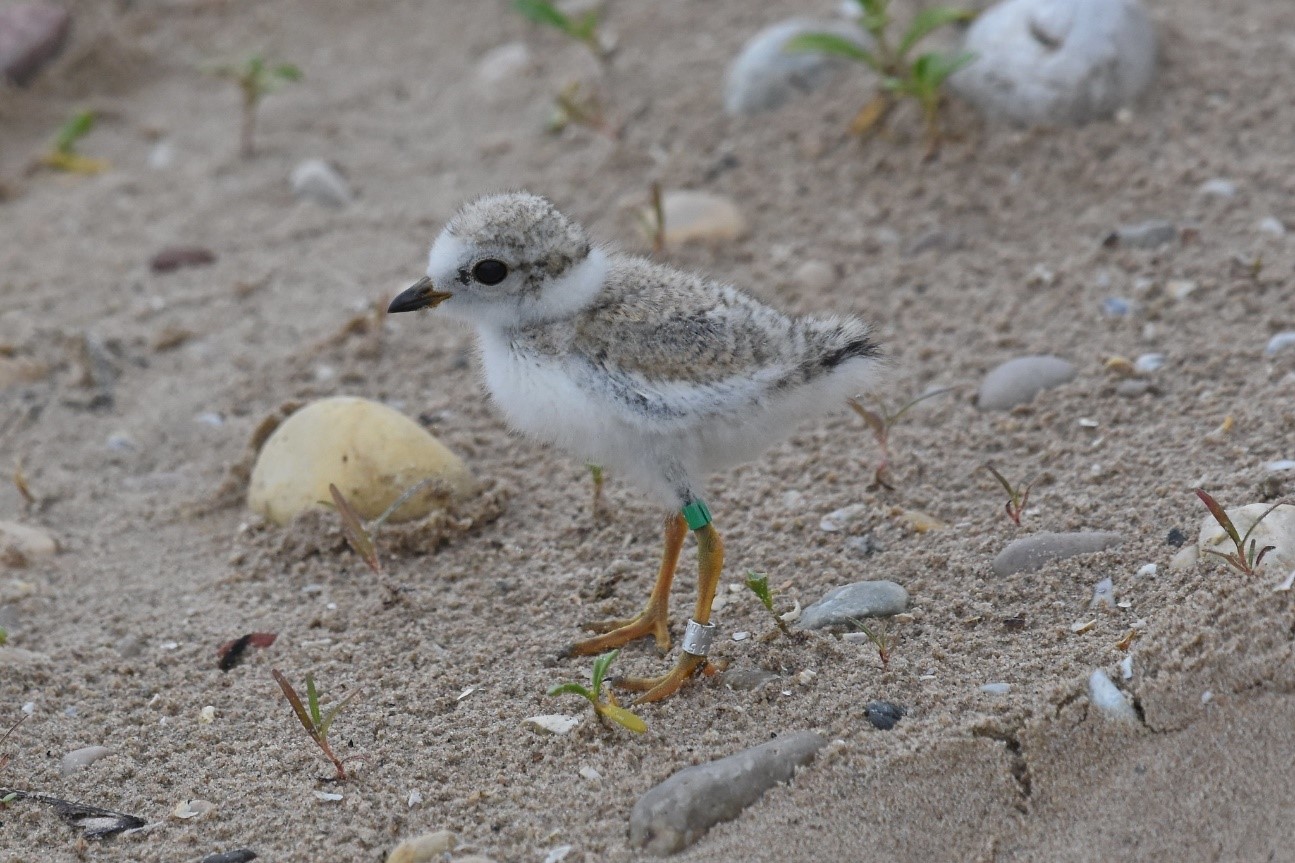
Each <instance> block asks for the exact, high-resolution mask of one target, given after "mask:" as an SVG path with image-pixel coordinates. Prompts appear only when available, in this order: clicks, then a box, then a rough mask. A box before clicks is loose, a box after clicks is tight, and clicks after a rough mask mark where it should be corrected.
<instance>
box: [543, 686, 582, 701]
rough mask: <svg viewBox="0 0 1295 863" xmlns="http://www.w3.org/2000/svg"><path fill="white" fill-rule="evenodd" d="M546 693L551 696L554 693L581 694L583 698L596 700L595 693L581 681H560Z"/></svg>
mask: <svg viewBox="0 0 1295 863" xmlns="http://www.w3.org/2000/svg"><path fill="white" fill-rule="evenodd" d="M545 694H546V695H548V696H549V697H552V696H554V695H579V696H580V697H581V698H587V699H589V700H590V701H594V696H593V693H592V692H590V691H589V690H588V689H586V688H585V687H583V686H581V685H580V684H579V683H559V684H557V685H556V686H550V687H549V689H548V692H547V693H545Z"/></svg>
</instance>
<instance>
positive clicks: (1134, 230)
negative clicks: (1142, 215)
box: [1102, 219, 1178, 249]
mask: <svg viewBox="0 0 1295 863" xmlns="http://www.w3.org/2000/svg"><path fill="white" fill-rule="evenodd" d="M1177 237H1178V226H1177V225H1175V224H1174V223H1173V222H1171V221H1169V220H1168V219H1148V220H1147V221H1145V222H1138V223H1137V224H1134V225H1121V226H1120V227H1118V228H1116V229H1115V230H1114V231H1112V232H1111V233H1109V234H1107V235H1106V238H1105V239H1104V240H1102V245H1103V246H1106V247H1107V248H1108V249H1111V248H1115V247H1116V246H1126V247H1128V248H1130V249H1154V248H1157V247H1159V246H1163V245H1164V244H1165V243H1170V242H1173V241H1174V239H1176V238H1177Z"/></svg>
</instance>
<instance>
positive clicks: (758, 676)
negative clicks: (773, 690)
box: [720, 668, 778, 692]
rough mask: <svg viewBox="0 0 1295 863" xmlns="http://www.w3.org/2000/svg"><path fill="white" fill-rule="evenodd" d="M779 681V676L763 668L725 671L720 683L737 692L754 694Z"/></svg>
mask: <svg viewBox="0 0 1295 863" xmlns="http://www.w3.org/2000/svg"><path fill="white" fill-rule="evenodd" d="M777 679H778V675H776V674H774V673H773V672H772V671H765V670H764V669H763V668H737V669H733V670H731V671H725V672H724V673H723V675H722V676H721V677H720V681H721V682H722V683H723V684H724V686H727V687H728V688H729V689H732V690H734V691H736V692H754V691H756V690H757V689H763V688H764V687H765V685H766V684H769V683H772V682H774V681H775V680H777Z"/></svg>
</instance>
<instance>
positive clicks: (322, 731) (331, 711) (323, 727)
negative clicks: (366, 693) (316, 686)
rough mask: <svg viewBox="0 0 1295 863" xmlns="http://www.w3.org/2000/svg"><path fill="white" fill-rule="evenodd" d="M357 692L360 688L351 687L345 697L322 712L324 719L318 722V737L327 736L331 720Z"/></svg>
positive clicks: (354, 697)
mask: <svg viewBox="0 0 1295 863" xmlns="http://www.w3.org/2000/svg"><path fill="white" fill-rule="evenodd" d="M359 694H360V690H358V689H352V690H351V691H350V693H348V694H347V696H346V697H345V698H343V699H342V700H341V701H339V702H337V703H336V704H334V705H333V706H332V707H330V708H328V711H327V712H326V713H324V721H323V722H321V723H319V736H320V737H327V736H328V728H329V726H331V725H332V724H333V720H334V719H336V718H337V714H339V713H341V712H342V708H344V707H346V705H348V704H350V703H351V702H352V701H354V700H355V699H356V697H357V696H358V695H359Z"/></svg>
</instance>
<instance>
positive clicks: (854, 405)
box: [847, 387, 952, 490]
mask: <svg viewBox="0 0 1295 863" xmlns="http://www.w3.org/2000/svg"><path fill="white" fill-rule="evenodd" d="M950 389H952V388H951V387H945V388H944V389H939V390H931V391H930V392H927V393H922V394H921V395H920V396H917V397H916V398H913V399H910V400H909V401H908V402H907V403H906V404H904V405H903V406H902V407H900V408H899V409H898V410H891V409H890V408H889V407H887V406H886V403H885V402H883V401H881V400H880V399H874V400H873V404H875V405H876V407H877V409H876V410H873V409H872V408H868V407H864V405H863V403H862V402H860V401H859V400H858V399H848V400H847V401H848V403H849V405H850V408H851V409H852V410H853V411H854V412H855V413H857V414H858V415H859V416H860V417H862V418H863V421H864V422H865V423H867V424H868V428H870V429H872V434H873V437H875V438H876V439H877V446H878V447H879V448H880V449H881V461H879V462H877V467H876V469H875V470H874V471H873V478H874V479H875V480H876V482H877V485H880V486H882V487H884V488H888V489H892V490H893V489H894V488H895V487H894V486H893V485H891V483H890V430H891V429H892V428H894V427H895V424H896V423H897V422H899V421H900V420H901V419H902V418H903V416H904V414H906V413H908V412H909V410H911V409H912V408H913V407H914V406H916V405H919V404H921V403H922V402H924V401H926V400H927V399H933V398H935V397H936V396H942V395H944V394H945V393H947V392H949V391H950Z"/></svg>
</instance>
